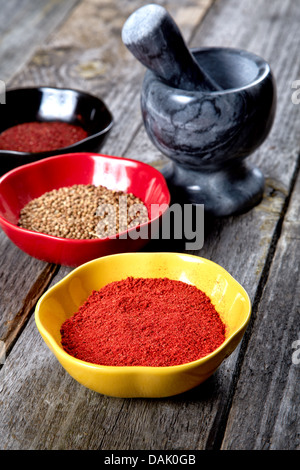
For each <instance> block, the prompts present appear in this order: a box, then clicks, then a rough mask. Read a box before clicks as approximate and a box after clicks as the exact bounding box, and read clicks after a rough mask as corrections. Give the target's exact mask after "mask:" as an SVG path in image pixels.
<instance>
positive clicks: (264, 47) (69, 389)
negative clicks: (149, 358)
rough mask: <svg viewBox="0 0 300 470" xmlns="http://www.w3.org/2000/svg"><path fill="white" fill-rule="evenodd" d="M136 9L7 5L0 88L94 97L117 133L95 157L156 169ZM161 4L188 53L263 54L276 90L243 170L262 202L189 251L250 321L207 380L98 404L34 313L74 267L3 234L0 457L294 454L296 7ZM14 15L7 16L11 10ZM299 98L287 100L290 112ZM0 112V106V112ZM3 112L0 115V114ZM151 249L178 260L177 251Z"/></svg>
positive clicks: (183, 0) (299, 442) (112, 2)
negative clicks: (237, 288) (272, 114)
mask: <svg viewBox="0 0 300 470" xmlns="http://www.w3.org/2000/svg"><path fill="white" fill-rule="evenodd" d="M145 3H146V2H142V1H141V0H131V1H129V0H118V1H116V0H108V1H106V2H103V1H101V0H82V1H80V0H61V1H60V2H54V1H52V0H42V1H39V2H32V1H31V0H24V1H22V2H18V0H12V1H10V2H5V6H3V8H2V9H1V13H0V15H1V16H0V18H1V25H0V31H1V44H0V63H1V72H0V73H1V74H2V75H1V76H0V79H1V80H3V81H4V82H5V83H6V87H7V89H9V88H13V87H20V86H27V85H49V86H58V87H71V88H77V89H82V90H85V91H88V92H91V93H93V94H95V95H97V96H100V97H101V98H102V99H104V101H105V102H106V104H107V105H108V107H109V108H110V109H111V111H112V113H113V115H114V118H115V125H114V127H113V129H112V131H111V133H110V135H109V138H108V139H107V141H106V142H105V144H104V146H103V147H102V148H101V153H106V154H110V155H120V156H124V157H129V158H134V159H137V160H142V161H145V162H148V163H150V164H151V165H154V166H156V167H157V168H158V169H160V168H161V167H162V165H163V164H164V162H165V158H164V157H163V156H162V155H160V154H159V153H158V151H157V150H156V149H155V148H154V146H153V145H152V144H151V143H150V141H149V139H148V137H147V136H146V134H145V131H144V128H143V124H142V120H141V112H140V105H139V99H140V90H141V83H142V78H143V75H144V72H145V69H144V68H143V67H142V65H141V64H139V63H138V62H137V61H136V59H134V57H133V56H132V55H131V54H130V53H129V52H128V51H127V49H126V48H125V46H124V45H123V43H122V41H121V28H122V26H123V24H124V22H125V20H126V18H127V17H128V16H129V14H130V13H131V12H132V11H134V10H135V9H136V8H138V7H139V6H141V5H142V4H145ZM157 3H162V4H163V5H164V6H165V7H166V8H167V9H168V10H169V12H170V13H171V15H172V16H173V17H174V19H175V20H176V22H177V23H178V24H179V26H180V28H181V31H182V33H183V35H184V37H185V39H186V41H187V42H188V44H189V45H190V46H191V47H192V46H229V47H240V48H244V49H247V50H249V51H251V52H254V53H257V54H259V55H261V56H263V57H264V58H265V59H266V60H267V61H268V62H269V63H270V65H271V68H272V69H273V72H274V75H275V78H276V81H277V89H278V106H277V114H276V119H275V123H274V126H273V128H272V131H271V133H270V135H269V137H268V139H267V140H266V141H265V142H264V143H263V145H262V146H261V147H260V148H259V149H258V151H256V152H255V153H254V154H253V155H252V156H251V157H250V158H249V160H251V161H253V162H254V163H255V164H257V165H258V166H259V167H260V168H261V169H262V170H263V172H264V174H265V177H266V188H265V195H264V198H263V201H262V202H261V203H260V204H259V205H258V206H257V207H255V208H253V209H252V210H251V211H249V212H247V213H246V214H243V215H240V216H234V217H229V218H226V219H222V220H221V219H220V220H216V221H215V222H214V224H212V226H209V227H207V230H206V232H207V233H206V235H205V241H204V246H203V248H202V249H201V250H200V251H198V252H194V254H196V255H199V256H202V257H206V258H209V259H211V260H213V261H215V262H217V263H219V264H221V265H222V266H223V267H224V268H226V269H227V270H228V271H229V272H230V273H231V274H232V275H233V276H234V277H235V278H236V279H237V280H238V281H239V282H240V283H241V284H242V285H243V286H244V287H245V289H246V290H247V291H248V293H249V295H250V297H251V301H252V304H253V314H252V318H251V322H250V324H249V327H248V329H247V332H246V335H245V337H244V339H243V341H242V343H241V344H240V346H239V347H238V349H237V350H236V351H235V352H234V354H232V355H231V356H230V357H229V358H228V359H227V360H226V361H225V362H224V363H223V364H222V366H221V367H220V369H219V370H218V371H217V372H216V373H215V374H214V375H213V377H211V379H209V380H208V381H207V382H205V383H204V384H202V385H200V386H199V387H197V388H195V389H193V390H191V391H190V392H187V393H184V394H182V395H179V396H176V397H171V398H167V399H119V398H111V397H107V396H102V395H100V394H97V393H95V392H92V391H90V390H88V389H86V388H84V387H83V386H81V385H79V384H78V383H77V382H75V381H74V380H73V379H72V378H71V377H70V376H69V375H67V374H66V373H65V371H64V370H63V369H62V367H61V366H60V365H59V363H58V362H57V361H56V359H55V358H54V356H53V355H52V354H51V353H50V351H49V350H48V348H47V347H46V345H45V344H44V342H43V340H42V339H41V337H40V335H39V333H38V331H37V328H36V326H35V322H34V315H33V313H34V307H35V304H36V302H37V300H38V299H39V297H40V296H41V294H42V293H43V292H45V290H46V289H48V288H49V287H50V286H52V285H53V284H55V283H56V282H58V281H59V280H60V279H61V278H62V277H64V276H65V275H66V274H67V273H68V272H69V271H70V268H66V267H61V266H55V265H51V264H47V263H44V262H42V261H38V260H36V259H33V258H31V257H29V256H27V255H26V254H24V253H22V252H21V251H20V250H19V249H17V248H16V247H15V246H14V245H13V244H12V243H11V242H10V241H9V240H8V238H7V237H6V236H5V235H4V233H1V234H0V253H1V267H0V289H1V320H0V338H1V340H2V343H1V344H2V345H4V346H5V360H4V361H3V362H4V363H3V364H2V368H1V371H0V379H1V382H0V384H1V385H0V389H1V392H0V393H1V395H0V396H1V399H0V447H1V449H2V450H12V449H17V450H21V449H22V450H27V449H33V450H38V449H44V450H46V449H50V450H55V449H63V450H70V449H75V450H80V449H81V450H88V449H90V450H94V449H99V450H103V451H104V450H124V451H125V450H143V449H145V450H149V449H150V450H153V449H156V450H168V451H170V450H172V451H176V450H180V449H181V450H186V451H195V450H207V449H222V450H230V449H231V450H239V449H241V450H254V449H255V450H261V449H267V450H271V449H276V450H279V449H284V450H296V449H299V448H300V434H299V403H300V399H299V396H300V395H299V377H300V364H298V362H299V356H300V354H297V347H298V351H299V345H298V346H297V344H298V343H296V342H297V341H299V339H300V324H299V312H300V307H299V305H300V300H299V299H300V297H299V296H300V282H299V269H300V222H299V219H300V178H299V148H300V137H299V136H300V131H299V129H300V114H299V113H300V105H298V104H297V100H293V99H292V96H294V98H295V97H296V96H295V95H296V94H294V95H293V93H294V92H296V89H293V88H292V84H293V82H294V81H296V80H299V79H300V61H299V40H300V29H299V24H300V2H299V1H298V0H296V1H292V0H287V1H285V2H282V1H281V0H256V1H255V2H253V1H252V0H218V1H215V2H214V1H212V0H189V1H188V0H174V1H168V0H167V1H164V2H157ZM15 4H17V5H18V8H17V9H16V10H14V5H15ZM293 101H294V102H293ZM3 106H4V105H3ZM1 110H2V108H1ZM147 249H148V250H149V251H151V250H152V251H153V250H155V251H170V250H171V251H179V252H181V251H183V250H184V247H183V245H182V243H181V242H180V241H174V243H164V242H163V241H162V242H161V243H160V242H155V243H154V242H150V243H149V245H148V246H147Z"/></svg>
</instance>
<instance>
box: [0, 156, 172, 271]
mask: <svg viewBox="0 0 300 470" xmlns="http://www.w3.org/2000/svg"><path fill="white" fill-rule="evenodd" d="M73 184H95V185H103V186H106V187H108V188H109V189H115V190H121V191H125V192H132V193H133V194H134V195H135V196H137V197H139V198H140V199H141V200H142V201H143V202H144V203H145V205H146V207H147V209H148V212H149V214H150V220H149V222H148V223H146V224H143V225H141V226H140V227H143V229H144V233H145V229H146V230H148V236H147V237H145V236H144V237H141V236H136V235H135V236H134V235H133V231H135V234H137V231H136V230H135V229H129V230H128V231H126V232H122V233H120V234H118V235H117V236H116V237H114V238H109V237H108V238H102V239H100V238H99V239H93V240H75V239H67V238H60V237H54V236H49V235H46V234H43V233H39V232H34V231H31V230H27V229H23V228H21V227H18V225H17V224H18V219H19V214H20V210H21V209H22V208H23V207H24V206H25V205H26V204H27V203H28V202H29V201H30V200H32V199H34V198H36V197H39V196H41V195H42V194H43V193H45V192H46V191H51V190H52V189H58V188H60V187H63V186H72V185H73ZM169 204H170V194H169V190H168V187H167V184H166V182H165V179H164V177H163V176H162V174H161V173H160V172H159V171H157V170H156V169H155V168H153V167H151V166H150V165H147V164H145V163H141V162H138V161H135V160H129V159H125V158H121V157H112V156H107V155H99V154H93V153H74V154H66V155H58V156H54V157H49V158H46V159H44V160H40V161H37V162H34V163H30V164H27V165H23V166H21V167H18V168H15V169H14V170H11V171H9V172H8V173H6V174H5V175H4V176H2V177H1V178H0V226H1V228H2V229H3V231H4V232H5V233H6V235H7V236H8V237H9V238H10V240H11V241H12V242H13V243H14V244H15V245H17V246H18V247H19V248H20V249H21V250H23V251H24V252H25V253H27V254H29V255H30V256H33V257H34V258H37V259H40V260H43V261H47V262H51V263H55V264H61V265H66V266H74V267H75V266H79V265H80V264H83V263H85V262H87V261H90V260H91V259H95V258H99V257H101V256H105V255H110V254H115V253H121V252H132V251H138V250H139V249H141V248H142V247H143V246H144V245H145V244H146V243H147V242H148V240H149V237H150V236H151V234H153V233H154V228H155V227H158V221H159V220H160V218H161V217H162V215H163V213H164V212H165V211H166V210H167V208H168V206H169ZM150 209H151V211H150Z"/></svg>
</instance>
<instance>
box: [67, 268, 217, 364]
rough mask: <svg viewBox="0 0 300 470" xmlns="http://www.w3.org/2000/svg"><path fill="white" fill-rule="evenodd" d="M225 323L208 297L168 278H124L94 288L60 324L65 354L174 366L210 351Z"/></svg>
mask: <svg viewBox="0 0 300 470" xmlns="http://www.w3.org/2000/svg"><path fill="white" fill-rule="evenodd" d="M224 340H225V325H224V324H223V322H222V321H221V319H220V317H219V315H218V313H217V311H216V310H215V307H214V306H213V304H212V303H211V301H210V299H209V297H207V295H206V294H205V293H204V292H202V291H201V290H199V289H197V288H196V287H195V286H192V285H189V284H186V283H184V282H182V281H175V280H171V279H167V278H161V279H144V278H132V277H129V278H127V279H125V280H122V281H116V282H112V283H110V284H108V285H106V286H104V287H103V288H102V289H100V290H99V291H93V292H92V294H91V295H90V296H89V298H88V299H87V300H86V301H85V302H84V304H83V305H82V306H81V307H80V308H79V310H78V311H77V312H76V313H75V314H74V315H73V316H72V317H71V318H69V319H67V320H66V321H65V322H64V323H63V325H62V327H61V344H62V347H63V349H64V350H65V351H66V352H67V353H69V354H70V355H72V356H74V357H76V358H78V359H81V360H83V361H87V362H90V363H94V364H101V365H107V366H156V367H157V366H158V367H161V366H174V365H178V364H184V363H187V362H191V361H194V360H196V359H199V358H201V357H203V356H206V355H207V354H209V353H211V352H212V351H214V350H215V349H216V348H217V347H218V346H220V345H221V344H222V343H223V341H224Z"/></svg>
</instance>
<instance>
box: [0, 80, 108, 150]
mask: <svg viewBox="0 0 300 470" xmlns="http://www.w3.org/2000/svg"><path fill="white" fill-rule="evenodd" d="M33 90H36V91H41V92H43V90H56V91H63V92H64V91H68V92H72V93H75V94H77V95H82V96H86V97H88V98H91V99H93V100H94V101H98V102H99V103H100V104H101V105H102V106H103V107H104V108H105V111H106V112H107V115H108V117H109V119H110V123H109V124H108V125H107V126H106V127H105V128H104V129H102V130H101V131H99V132H97V133H96V134H92V135H89V136H88V137H86V138H85V139H82V140H78V141H77V142H75V143H74V144H72V145H69V146H68V147H60V148H57V149H54V150H49V151H45V152H18V151H16V150H1V149H0V155H11V156H14V155H15V156H23V157H26V156H32V157H42V156H50V155H53V152H58V151H59V152H68V151H69V150H70V151H72V150H74V149H75V150H76V147H77V146H78V144H84V143H85V142H89V141H91V140H93V139H95V138H97V137H100V136H101V135H103V134H106V133H107V132H108V131H109V130H110V129H111V128H112V126H113V125H114V118H113V115H112V113H111V111H110V110H109V108H108V107H107V105H106V104H105V102H104V101H103V100H102V99H101V98H98V97H97V96H95V95H92V94H90V93H88V92H86V91H81V90H78V89H76V88H66V87H54V86H27V87H19V88H10V89H8V90H6V94H8V93H11V92H12V93H14V92H22V91H25V92H26V91H33Z"/></svg>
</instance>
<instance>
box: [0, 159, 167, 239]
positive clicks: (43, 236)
mask: <svg viewBox="0 0 300 470" xmlns="http://www.w3.org/2000/svg"><path fill="white" fill-rule="evenodd" d="M74 157H75V158H77V157H79V158H93V157H96V158H98V157H99V158H102V157H103V158H106V159H109V160H120V161H123V162H132V163H134V164H136V165H137V166H139V167H143V168H147V170H148V171H151V172H152V173H153V174H154V175H155V176H156V178H158V179H159V180H160V183H162V184H163V186H164V191H163V193H164V196H165V197H166V202H165V203H164V204H165V210H163V211H162V212H161V213H160V214H159V215H157V216H156V217H154V218H152V219H150V220H148V222H144V223H143V224H139V225H137V226H136V227H131V228H130V229H128V230H124V231H122V232H119V233H117V234H116V235H112V236H108V237H105V238H93V239H74V238H73V239H72V238H64V237H56V236H54V235H48V234H46V233H42V232H36V231H34V230H29V229H25V228H22V227H19V226H18V225H16V224H14V223H13V222H10V221H9V220H7V219H6V218H5V217H3V216H2V215H1V214H0V223H1V224H2V225H3V226H6V227H8V228H10V229H12V230H14V231H17V232H19V233H24V234H32V236H34V237H38V238H40V239H45V240H56V241H59V240H60V241H61V242H64V243H68V244H73V245H76V244H77V245H80V244H82V243H85V244H86V243H88V244H95V243H99V242H105V241H107V240H112V239H118V238H120V237H122V236H124V235H125V234H128V233H130V232H132V231H133V230H136V229H137V228H142V227H146V226H149V225H151V224H152V223H153V222H155V221H156V220H158V219H159V218H160V217H162V215H163V214H164V213H165V212H166V210H167V209H168V207H169V205H170V200H171V195H170V192H169V189H168V186H167V183H166V180H165V178H164V176H163V175H162V173H160V171H158V170H157V169H156V168H154V167H152V166H151V165H149V164H148V163H145V162H141V161H139V160H134V159H132V158H125V157H120V156H115V155H107V154H101V153H94V152H75V153H66V154H60V155H54V156H52V157H46V158H43V159H42V160H38V161H34V162H31V163H27V164H25V165H21V166H19V167H16V168H13V169H12V170H10V171H8V172H7V173H5V174H4V175H2V176H1V177H0V192H1V184H2V182H3V181H5V180H6V179H9V178H10V177H11V175H14V174H15V173H22V171H23V170H24V169H27V168H30V167H33V166H37V165H38V166H39V165H43V164H44V163H47V162H48V161H49V160H53V161H54V160H58V159H69V158H70V159H72V158H74Z"/></svg>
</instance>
